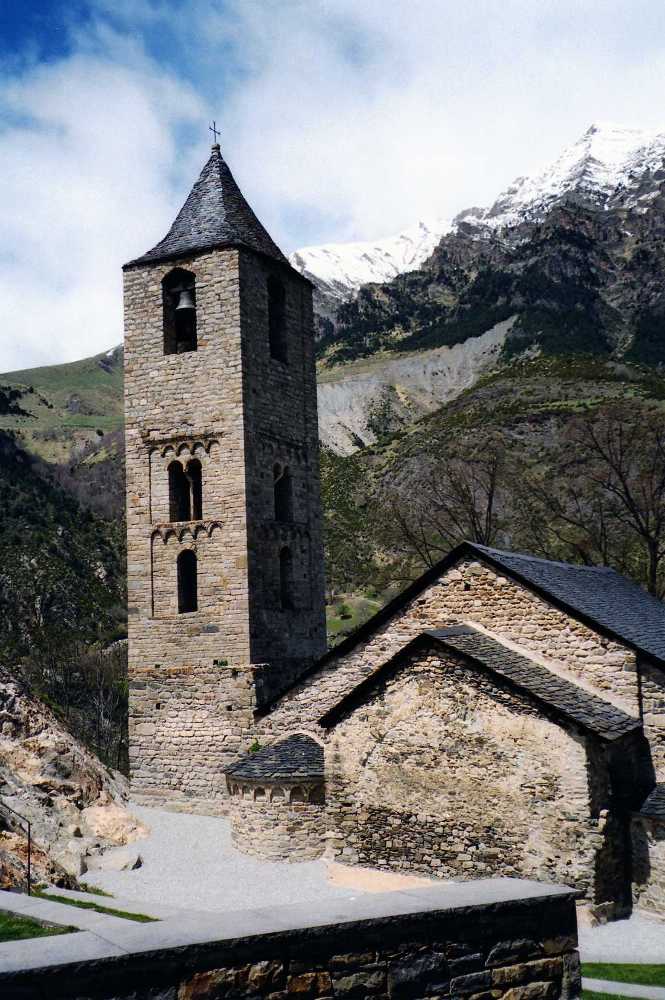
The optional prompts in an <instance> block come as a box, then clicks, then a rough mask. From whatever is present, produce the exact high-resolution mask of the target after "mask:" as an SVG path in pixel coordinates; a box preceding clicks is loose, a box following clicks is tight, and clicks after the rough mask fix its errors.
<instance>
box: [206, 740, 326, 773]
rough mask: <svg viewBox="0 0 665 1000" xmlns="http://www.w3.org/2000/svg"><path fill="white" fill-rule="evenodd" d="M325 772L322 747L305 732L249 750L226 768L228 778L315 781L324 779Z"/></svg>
mask: <svg viewBox="0 0 665 1000" xmlns="http://www.w3.org/2000/svg"><path fill="white" fill-rule="evenodd" d="M323 773H324V772H323V747H321V746H319V744H318V743H317V742H316V740H313V739H312V738H311V736H305V735H304V734H302V733H296V734H295V735H293V736H287V738H286V739H285V740H280V741H279V743H273V744H272V745H271V746H269V747H265V749H264V750H257V751H256V753H250V754H248V755H247V756H246V757H242V758H241V759H240V760H238V761H235V763H233V764H231V765H230V766H229V767H227V768H226V769H225V774H227V775H229V777H233V778H247V779H249V780H250V781H279V780H280V779H282V780H288V781H294V780H296V781H305V780H308V781H312V780H316V779H323Z"/></svg>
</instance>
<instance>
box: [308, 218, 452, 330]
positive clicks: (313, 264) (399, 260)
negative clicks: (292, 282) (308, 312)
mask: <svg viewBox="0 0 665 1000" xmlns="http://www.w3.org/2000/svg"><path fill="white" fill-rule="evenodd" d="M450 229H451V223H450V222H448V221H446V220H443V219H434V220H430V221H428V222H418V223H417V224H416V225H415V226H411V227H410V228H409V229H405V230H404V232H402V233H398V234H397V235H396V236H388V237H386V238H385V239H379V240H374V241H373V242H369V241H368V242H363V243H326V244H323V245H322V246H313V247H303V248H302V249H301V250H296V251H295V252H294V253H292V254H291V256H290V258H289V260H290V262H291V264H292V265H293V267H295V268H296V270H298V271H300V272H301V274H304V275H305V276H306V277H307V278H309V279H310V280H311V281H313V282H314V284H315V286H316V289H317V292H318V302H317V306H318V307H319V311H320V312H323V313H327V314H330V313H332V312H334V310H335V308H336V307H337V306H338V305H339V304H340V302H343V301H345V300H346V299H348V298H351V297H352V296H353V295H354V294H355V292H357V291H358V289H359V288H360V286H361V285H366V284H369V283H370V282H383V281H390V280H391V278H394V277H396V275H398V274H402V273H404V272H405V271H413V270H415V269H416V268H418V267H420V265H421V264H423V263H424V261H426V260H427V258H428V257H429V256H430V255H431V254H432V251H433V250H434V248H435V247H436V246H437V245H438V243H439V242H440V240H441V237H442V236H443V235H444V234H445V233H447V232H450Z"/></svg>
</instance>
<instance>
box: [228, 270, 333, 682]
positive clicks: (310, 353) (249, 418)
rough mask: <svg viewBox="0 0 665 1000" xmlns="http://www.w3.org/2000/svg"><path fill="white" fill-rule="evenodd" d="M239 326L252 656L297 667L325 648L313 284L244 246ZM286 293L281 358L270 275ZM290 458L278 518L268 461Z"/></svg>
mask: <svg viewBox="0 0 665 1000" xmlns="http://www.w3.org/2000/svg"><path fill="white" fill-rule="evenodd" d="M240 265H241V267H240V281H241V299H240V306H241V329H242V336H243V379H244V400H245V455H246V476H247V504H248V515H247V517H248V555H249V564H248V572H249V579H250V596H251V600H250V642H251V646H252V660H253V662H255V663H260V662H267V663H270V664H271V665H272V666H271V669H273V670H275V671H279V670H280V665H279V660H280V659H282V658H286V659H291V660H293V659H296V658H300V659H301V660H302V661H303V662H302V666H303V668H304V667H305V666H307V665H308V664H309V663H310V662H311V660H312V659H317V658H318V657H320V656H322V655H323V654H324V653H325V650H326V623H325V597H324V562H323V536H322V524H321V503H320V487H319V435H318V420H317V402H316V369H315V363H314V320H313V313H312V291H311V288H310V286H309V285H308V284H307V283H306V282H304V281H303V280H302V279H301V278H300V277H299V276H296V275H294V274H293V273H292V272H290V271H289V270H287V269H284V268H280V267H278V266H276V265H275V264H274V263H273V262H271V261H268V260H264V259H262V258H259V257H256V256H254V255H250V254H242V255H241V261H240ZM269 277H272V278H273V279H277V280H279V281H280V282H281V284H282V287H283V288H284V293H285V330H286V360H285V361H282V360H280V359H277V358H274V357H271V355H270V351H269V350H268V349H267V340H266V332H265V331H266V329H267V326H268V293H267V288H268V278H269ZM276 464H279V465H280V467H281V468H288V470H289V474H290V477H291V484H292V518H291V522H290V523H284V522H277V521H276V519H275V507H274V491H273V469H274V466H275V465H276ZM284 547H288V548H289V550H290V551H291V554H292V557H293V607H292V608H288V609H284V608H282V607H281V605H280V599H279V597H280V587H279V552H280V550H281V549H282V548H284Z"/></svg>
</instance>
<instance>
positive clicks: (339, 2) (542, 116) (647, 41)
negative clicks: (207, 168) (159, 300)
mask: <svg viewBox="0 0 665 1000" xmlns="http://www.w3.org/2000/svg"><path fill="white" fill-rule="evenodd" d="M0 74H1V75H2V80H1V83H0V178H1V191H2V208H1V211H0V259H1V262H2V267H1V269H0V303H1V308H2V313H3V322H2V325H1V326H0V371H9V370H12V369H16V368H21V367H29V366H33V365H37V364H49V363H53V362H59V361H69V360H75V359H77V358H80V357H82V356H86V355H89V354H93V353H95V352H97V351H101V350H103V349H106V348H108V347H110V346H112V345H114V344H116V343H118V342H119V341H120V339H121V336H122V328H121V277H120V267H121V265H122V263H123V262H124V261H126V260H128V259H130V258H131V257H133V256H136V255H138V254H140V253H141V252H143V251H144V250H146V249H147V248H148V247H149V246H151V245H152V244H154V243H155V242H156V241H157V240H158V239H159V238H161V237H162V236H163V235H164V233H165V232H166V230H167V229H168V227H169V225H170V223H171V221H172V220H173V218H174V216H175V214H176V212H177V210H178V208H179V207H180V205H181V203H182V201H183V200H184V198H185V196H186V194H187V192H188V190H189V188H190V187H191V185H192V183H193V181H194V180H195V178H196V176H197V175H198V172H199V170H200V167H201V165H202V163H203V162H204V160H205V159H206V157H207V155H208V151H209V142H210V138H209V133H208V124H209V121H210V120H211V119H212V118H215V119H216V120H217V124H218V127H219V128H220V129H221V133H222V138H221V142H222V148H223V151H224V153H225V155H226V158H227V159H228V161H229V163H230V165H231V167H232V169H233V171H234V173H235V175H236V178H237V179H238V181H239V182H240V184H241V186H242V188H243V190H244V192H245V194H246V196H247V197H248V199H249V201H250V202H251V203H252V205H253V206H254V208H255V209H256V211H257V213H258V214H259V216H260V217H261V218H262V220H263V221H264V222H265V224H266V225H267V227H268V229H269V230H270V231H271V233H272V235H273V236H274V237H275V238H276V240H277V242H278V243H279V244H280V245H281V246H282V248H283V249H284V250H286V251H287V252H288V251H290V250H293V249H295V248H297V247H299V246H302V245H306V244H310V243H322V242H329V241H333V240H334V241H339V240H349V239H370V238H374V237H378V236H382V235H387V234H390V233H392V232H396V231H399V230H400V229H401V228H403V227H405V226H407V225H410V224H413V223H414V222H415V221H416V220H418V219H419V218H431V217H436V216H443V217H448V216H450V215H452V214H454V213H455V212H457V211H459V210H460V209H462V208H465V207H468V206H469V205H474V204H475V205H479V204H480V205H482V204H486V203H488V202H491V201H492V200H493V198H494V197H495V196H496V194H497V193H498V192H499V191H500V190H501V189H502V188H503V187H504V186H506V185H507V184H508V183H509V182H510V181H511V180H513V178H514V177H515V176H517V175H519V174H523V173H529V172H532V171H533V170H535V169H538V168H539V167H541V166H542V165H543V164H545V163H546V162H547V161H548V160H550V159H552V158H553V157H555V156H556V155H557V154H558V153H559V151H560V149H561V148H562V147H563V146H564V145H566V144H568V143H570V142H573V141H574V140H575V139H577V138H578V137H579V135H581V133H582V132H583V131H584V130H585V129H586V128H587V127H588V125H590V124H591V123H592V122H595V121H601V122H602V121H613V122H618V123H624V124H626V125H631V126H645V127H650V128H654V127H655V128H660V127H663V128H664V129H665V101H664V97H665V93H664V91H665V4H663V2H662V0H630V2H628V0H621V2H615V0H536V2H534V0H467V2H466V3H460V2H459V0H22V2H20V3H19V2H15V0H0Z"/></svg>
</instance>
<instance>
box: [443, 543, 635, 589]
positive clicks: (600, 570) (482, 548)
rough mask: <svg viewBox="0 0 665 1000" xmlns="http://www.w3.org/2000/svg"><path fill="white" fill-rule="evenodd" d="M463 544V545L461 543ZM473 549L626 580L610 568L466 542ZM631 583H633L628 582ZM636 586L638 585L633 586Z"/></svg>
mask: <svg viewBox="0 0 665 1000" xmlns="http://www.w3.org/2000/svg"><path fill="white" fill-rule="evenodd" d="M462 544H463V543H462ZM467 544H468V545H470V546H471V547H472V548H474V549H478V550H479V551H480V552H485V553H488V554H490V555H497V556H505V557H507V558H509V559H523V560H524V561H525V562H537V563H546V564H547V565H548V566H565V567H566V568H567V569H580V570H587V571H588V572H593V573H613V574H614V575H615V576H620V577H621V578H622V579H627V577H624V576H622V574H621V573H618V572H617V571H616V570H615V569H613V568H612V567H611V566H585V565H584V564H583V563H571V562H565V561H564V560H563V559H547V558H545V556H534V555H532V554H531V553H529V552H513V551H512V550H511V549H496V548H494V547H493V546H491V545H480V544H479V543H478V542H468V543H467ZM629 582H630V583H633V581H632V580H631V581H629ZM635 586H638V584H635Z"/></svg>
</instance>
